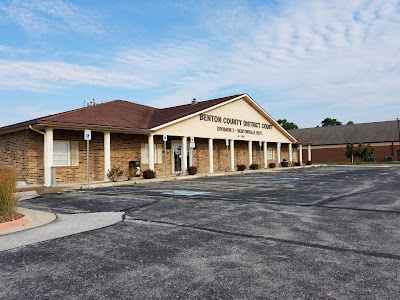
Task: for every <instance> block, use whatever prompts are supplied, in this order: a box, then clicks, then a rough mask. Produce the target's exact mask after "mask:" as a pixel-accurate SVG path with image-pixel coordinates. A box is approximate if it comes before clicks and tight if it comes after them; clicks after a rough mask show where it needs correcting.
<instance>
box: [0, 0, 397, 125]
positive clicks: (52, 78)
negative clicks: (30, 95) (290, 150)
mask: <svg viewBox="0 0 400 300" xmlns="http://www.w3.org/2000/svg"><path fill="white" fill-rule="evenodd" d="M271 3H277V4H276V5H275V6H274V4H267V5H264V6H259V7H250V6H249V5H248V4H247V2H245V1H239V0H237V1H235V2H230V1H229V2H224V1H218V2H215V1H205V0H203V1H194V2H189V1H184V2H182V1H181V2H179V3H178V4H177V5H178V6H179V7H184V9H187V10H190V11H191V13H194V14H197V18H195V19H196V20H199V23H197V24H195V27H196V28H203V30H204V32H203V36H207V38H202V39H194V38H192V37H187V36H186V37H185V38H180V37H179V36H174V37H173V39H172V38H168V37H166V38H164V39H163V40H161V41H160V42H159V43H158V44H153V45H151V46H149V45H146V44H141V45H140V46H132V47H130V48H128V47H126V46H125V47H124V48H119V49H117V50H116V51H115V54H114V56H111V57H103V59H102V61H103V66H88V65H78V64H71V63H65V62H60V61H51V60H50V59H49V61H40V62H28V61H26V60H25V61H11V60H2V61H0V88H3V89H6V88H7V89H25V90H32V91H42V90H46V91H49V90H50V91H51V90H52V89H55V88H60V87H64V86H69V85H91V86H102V87H118V88H123V89H137V90H144V89H150V88H151V89H152V91H153V90H156V89H159V90H163V91H164V92H165V91H167V96H164V97H159V99H158V100H156V101H154V102H153V103H150V104H152V105H156V106H169V105H175V104H182V103H189V101H190V99H192V98H193V97H197V98H198V99H207V98H212V97H218V96H224V95H227V94H229V93H232V94H233V93H238V92H248V93H249V94H250V96H253V95H252V91H255V93H257V94H258V95H260V96H259V97H255V96H253V98H254V99H255V100H256V101H258V102H260V104H261V105H262V106H263V107H265V108H266V109H267V110H268V109H269V108H271V109H273V110H274V111H271V112H270V113H271V114H274V113H276V112H277V111H278V113H281V111H282V110H284V115H282V117H285V118H287V119H288V120H290V121H295V122H300V121H301V122H303V123H302V124H299V125H300V126H313V125H314V126H316V125H317V124H318V122H315V120H314V118H321V117H320V116H319V115H321V116H323V117H327V116H330V117H337V116H336V115H335V114H340V113H342V114H343V112H342V111H344V110H347V111H349V109H351V110H352V111H353V112H354V111H357V114H358V116H359V118H360V119H368V120H374V118H375V120H380V119H382V118H383V116H384V114H385V112H386V113H391V112H392V111H389V108H390V109H391V110H393V107H396V104H397V105H398V95H399V94H400V68H399V66H400V55H399V54H400V39H399V38H398V37H399V36H400V25H399V24H400V4H399V2H398V1H384V0H372V1H370V0H368V1H367V0H354V1H348V0H346V1H344V0H341V1H339V0H338V1H319V0H314V1H312V0H309V1H283V2H271ZM4 7H5V8H4ZM0 10H1V9H0ZM4 10H7V11H11V12H10V16H12V18H13V19H14V20H16V22H18V24H20V25H21V26H22V27H24V28H25V27H26V28H27V29H26V30H27V31H29V30H33V29H35V26H39V28H36V29H35V30H38V31H39V32H40V30H42V28H41V27H40V26H41V25H39V24H41V21H42V19H41V18H42V17H43V16H44V15H47V16H54V18H55V19H56V20H61V21H60V22H59V24H61V25H60V26H67V27H70V28H73V29H74V30H80V29H79V28H81V27H82V28H86V25H87V24H86V20H87V19H90V18H87V17H85V18H82V20H83V21H82V22H85V26H83V25H82V23H80V22H81V21H80V20H78V19H79V18H78V17H79V16H81V13H82V11H81V10H80V9H78V8H77V7H76V6H73V5H71V4H66V2H61V1H48V0H46V1H41V2H36V1H30V2H20V1H11V2H9V4H7V5H5V6H3V11H4ZM46 20H47V19H46ZM94 20H96V18H94ZM48 22H50V21H48V20H47V21H45V22H44V24H45V28H43V32H46V30H48V27H49V23H48ZM30 24H33V25H32V26H31V25H30ZM93 26H94V30H93V31H96V28H97V23H96V22H95V21H94V23H93ZM117 47H118V46H117ZM1 51H3V52H4V51H8V50H7V49H6V48H4V46H3V48H1V47H0V52H1ZM96 55H99V56H101V51H99V52H97V53H96ZM382 106H385V107H388V109H387V110H386V111H385V110H384V109H383V108H382ZM317 107H322V109H321V108H319V111H317ZM341 110H342V111H341ZM299 111H305V113H307V111H313V115H312V116H310V117H308V119H309V120H307V118H305V117H303V116H300V114H299ZM374 111H380V112H381V115H380V116H374V115H373V113H374ZM399 112H400V108H399V111H397V112H394V113H395V114H396V113H399ZM303 114H304V113H303ZM343 115H344V114H343ZM277 117H278V118H279V117H281V116H277ZM387 118H390V117H389V115H388V117H387ZM352 119H354V121H357V119H356V118H352ZM297 120H300V121H297Z"/></svg>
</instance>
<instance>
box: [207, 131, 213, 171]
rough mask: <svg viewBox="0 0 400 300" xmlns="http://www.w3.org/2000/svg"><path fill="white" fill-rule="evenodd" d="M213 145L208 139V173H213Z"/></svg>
mask: <svg viewBox="0 0 400 300" xmlns="http://www.w3.org/2000/svg"><path fill="white" fill-rule="evenodd" d="M213 150H214V145H213V139H208V166H209V172H210V173H214V151H213Z"/></svg>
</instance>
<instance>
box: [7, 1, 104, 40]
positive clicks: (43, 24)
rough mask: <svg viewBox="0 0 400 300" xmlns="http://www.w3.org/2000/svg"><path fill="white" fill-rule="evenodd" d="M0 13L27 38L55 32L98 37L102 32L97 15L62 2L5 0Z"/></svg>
mask: <svg viewBox="0 0 400 300" xmlns="http://www.w3.org/2000/svg"><path fill="white" fill-rule="evenodd" d="M0 12H3V14H4V15H5V17H6V18H7V19H8V20H9V21H11V22H14V23H15V24H16V25H18V26H19V27H20V28H21V29H22V30H23V31H25V32H26V33H27V34H28V35H30V36H42V35H46V34H48V33H50V32H55V31H59V30H65V29H69V30H73V31H75V32H85V33H90V34H98V33H101V32H102V31H103V26H102V24H101V21H100V18H99V16H97V15H96V14H94V13H93V12H92V11H87V10H83V9H81V8H79V7H78V6H76V5H74V4H71V3H68V2H66V1H62V0H28V1H26V0H9V1H6V2H3V3H1V4H0Z"/></svg>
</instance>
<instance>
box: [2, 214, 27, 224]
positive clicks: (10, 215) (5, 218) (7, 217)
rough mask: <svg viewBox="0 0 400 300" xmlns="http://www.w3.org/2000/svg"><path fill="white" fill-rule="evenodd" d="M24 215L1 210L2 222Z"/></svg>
mask: <svg viewBox="0 0 400 300" xmlns="http://www.w3.org/2000/svg"><path fill="white" fill-rule="evenodd" d="M22 217H23V215H21V214H19V213H17V212H14V211H0V223H4V222H9V221H14V220H18V219H20V218H22Z"/></svg>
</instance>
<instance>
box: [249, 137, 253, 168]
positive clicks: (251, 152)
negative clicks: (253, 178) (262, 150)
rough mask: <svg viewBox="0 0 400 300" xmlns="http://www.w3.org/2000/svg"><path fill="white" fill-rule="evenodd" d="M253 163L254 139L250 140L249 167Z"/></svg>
mask: <svg viewBox="0 0 400 300" xmlns="http://www.w3.org/2000/svg"><path fill="white" fill-rule="evenodd" d="M251 164H253V141H249V167H250V165H251Z"/></svg>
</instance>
